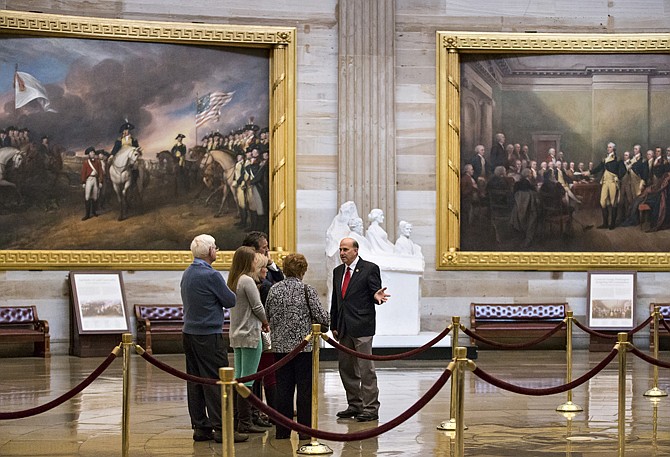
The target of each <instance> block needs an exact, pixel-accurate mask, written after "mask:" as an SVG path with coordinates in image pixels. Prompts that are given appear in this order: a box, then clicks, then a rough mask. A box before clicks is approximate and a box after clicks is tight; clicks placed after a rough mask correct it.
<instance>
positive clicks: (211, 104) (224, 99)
mask: <svg viewBox="0 0 670 457" xmlns="http://www.w3.org/2000/svg"><path fill="white" fill-rule="evenodd" d="M234 93H235V92H210V93H209V94H207V95H203V96H202V97H198V99H197V100H196V103H195V104H196V113H195V126H196V127H200V126H201V125H203V124H205V123H207V122H209V121H211V120H212V119H215V118H216V119H218V118H219V115H220V111H221V108H223V107H224V106H225V105H227V104H228V102H229V101H231V100H232V99H233V94H234Z"/></svg>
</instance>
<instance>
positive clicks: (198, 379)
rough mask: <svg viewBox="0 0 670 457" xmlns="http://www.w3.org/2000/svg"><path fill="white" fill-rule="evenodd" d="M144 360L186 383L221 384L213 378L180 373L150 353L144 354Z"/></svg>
mask: <svg viewBox="0 0 670 457" xmlns="http://www.w3.org/2000/svg"><path fill="white" fill-rule="evenodd" d="M141 355H142V358H143V359H144V360H146V361H147V362H149V363H150V364H152V365H153V366H155V367H156V368H159V369H161V370H163V371H165V372H166V373H169V374H171V375H172V376H176V377H177V378H180V379H183V380H184V381H189V382H195V383H197V384H209V385H213V386H215V385H217V384H218V383H219V380H218V379H212V378H201V377H200V376H193V375H192V374H188V373H184V372H183V371H179V370H177V369H176V368H173V367H171V366H170V365H168V364H166V363H163V362H161V361H160V360H158V359H156V358H155V357H154V356H152V355H151V354H149V353H148V352H146V351H145V352H143V353H142V354H141Z"/></svg>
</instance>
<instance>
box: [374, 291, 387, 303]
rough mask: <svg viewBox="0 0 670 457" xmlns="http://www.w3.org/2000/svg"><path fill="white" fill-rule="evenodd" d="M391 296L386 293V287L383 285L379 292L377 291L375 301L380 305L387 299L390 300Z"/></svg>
mask: <svg viewBox="0 0 670 457" xmlns="http://www.w3.org/2000/svg"><path fill="white" fill-rule="evenodd" d="M389 297H390V295H389V294H387V293H386V287H383V288H381V289H379V290H378V291H377V292H375V301H376V302H377V304H378V305H381V304H382V303H386V300H388V299H389Z"/></svg>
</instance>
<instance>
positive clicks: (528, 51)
mask: <svg viewBox="0 0 670 457" xmlns="http://www.w3.org/2000/svg"><path fill="white" fill-rule="evenodd" d="M436 38H437V42H436V86H437V88H436V105H437V106H436V116H437V122H436V140H437V141H436V142H437V176H436V187H437V214H436V231H437V233H436V235H437V243H436V244H437V248H436V266H437V269H438V270H548V271H563V270H565V271H587V270H593V269H600V270H602V269H607V270H610V269H628V270H631V269H634V270H636V271H659V270H667V269H668V268H669V267H670V254H667V253H664V252H588V251H582V252H534V251H527V252H526V251H523V250H520V251H463V250H461V233H462V232H461V222H460V210H461V208H460V204H461V199H460V173H461V168H462V164H461V114H462V113H461V110H462V107H461V99H460V94H461V83H462V81H461V58H462V56H464V55H466V54H473V55H474V54H508V55H514V56H519V55H524V56H525V55H543V54H582V53H592V54H601V55H608V54H620V55H623V54H631V53H636V54H652V53H655V54H663V53H668V51H670V36H669V35H667V34H634V35H633V34H630V35H627V34H607V35H604V34H603V35H597V34H588V35H587V34H549V33H479V32H451V31H438V32H437V37H436ZM472 57H473V58H474V57H476V56H472ZM598 146H600V143H598ZM622 151H623V149H622ZM486 152H487V153H488V150H487V151H486ZM643 154H644V152H643ZM538 165H539V163H538ZM559 251H560V250H559Z"/></svg>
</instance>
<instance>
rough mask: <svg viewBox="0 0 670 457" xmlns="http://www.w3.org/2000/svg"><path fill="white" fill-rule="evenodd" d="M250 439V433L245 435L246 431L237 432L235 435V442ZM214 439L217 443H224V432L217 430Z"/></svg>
mask: <svg viewBox="0 0 670 457" xmlns="http://www.w3.org/2000/svg"><path fill="white" fill-rule="evenodd" d="M248 439H249V435H245V434H244V433H237V432H235V435H234V437H233V442H235V443H243V442H245V441H246V440H248ZM213 440H214V441H215V442H217V443H222V442H223V434H221V432H219V431H215V432H214V438H213Z"/></svg>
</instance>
